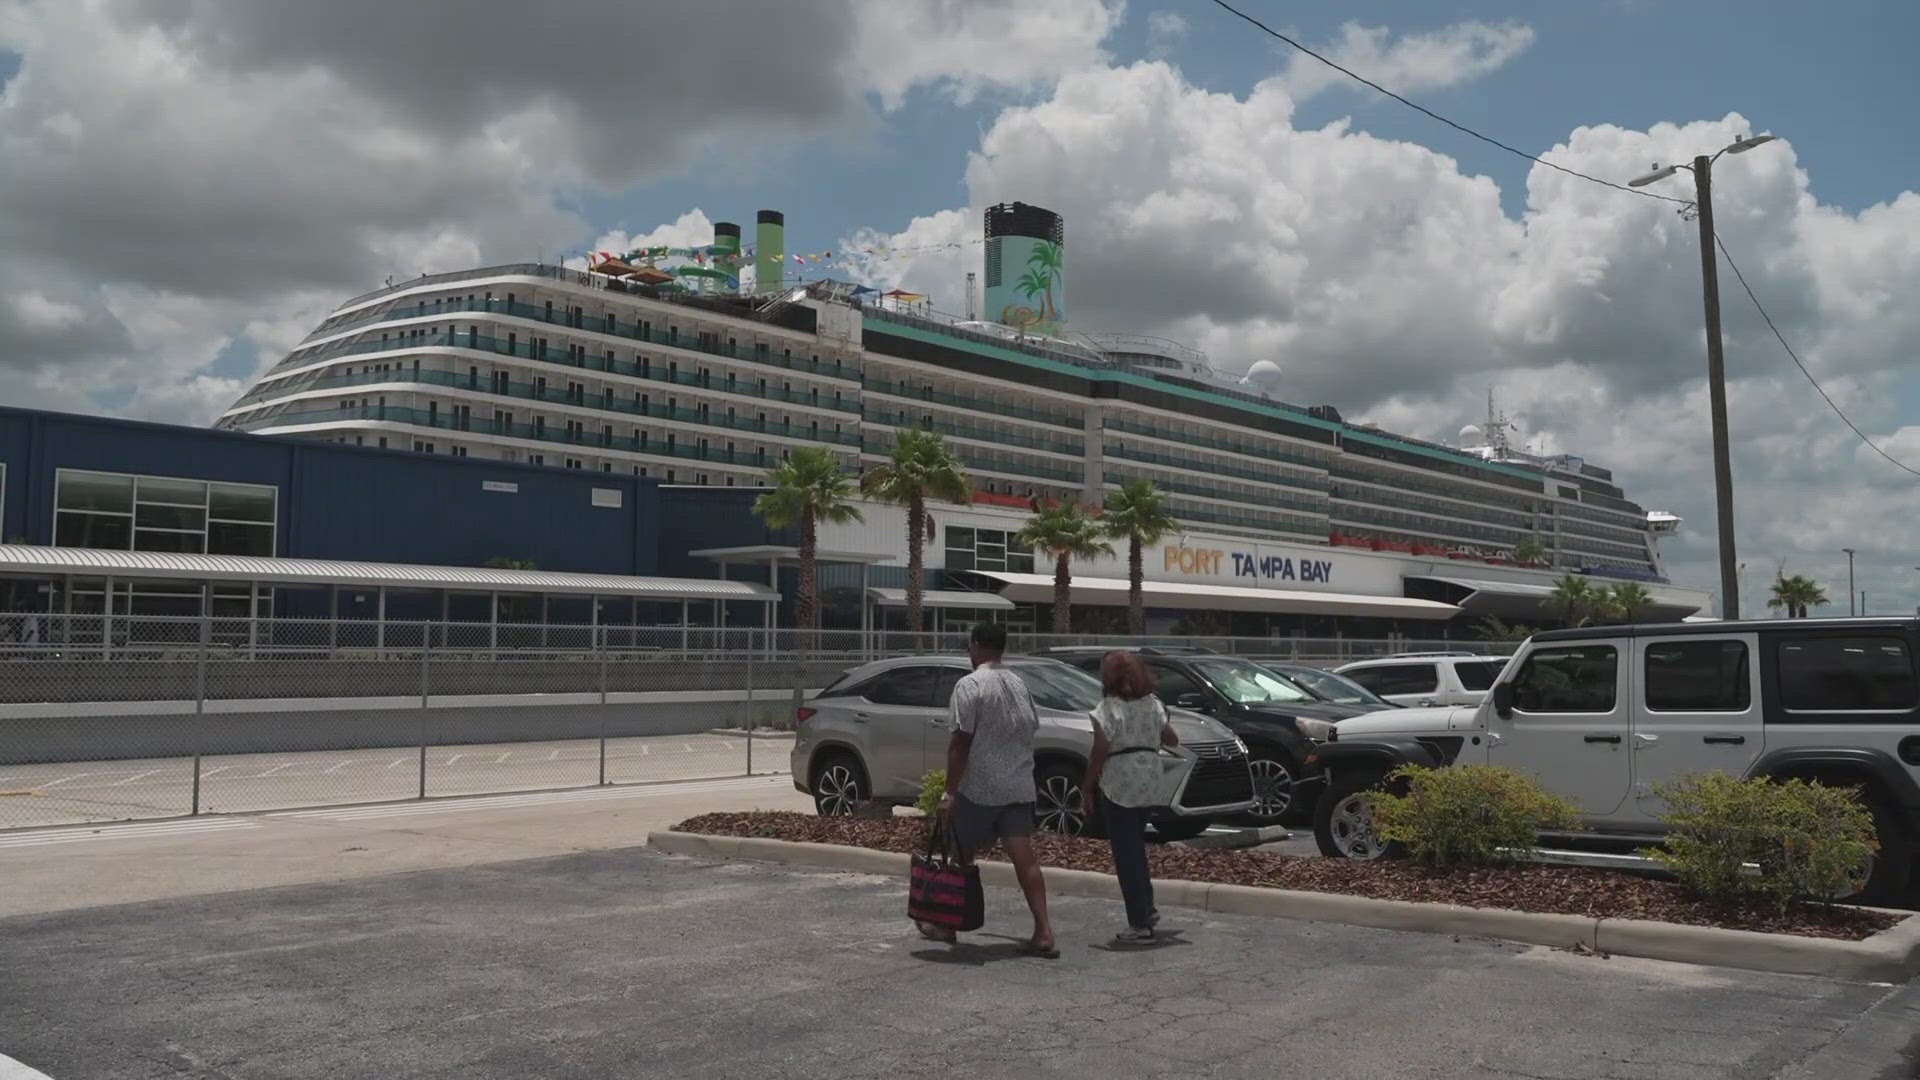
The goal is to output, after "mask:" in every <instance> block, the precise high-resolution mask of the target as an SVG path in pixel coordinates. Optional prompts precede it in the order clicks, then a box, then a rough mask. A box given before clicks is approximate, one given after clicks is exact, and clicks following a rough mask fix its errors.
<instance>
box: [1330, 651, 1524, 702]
mask: <svg viewBox="0 0 1920 1080" xmlns="http://www.w3.org/2000/svg"><path fill="white" fill-rule="evenodd" d="M1506 666H1507V658H1506V657H1504V656H1485V655H1482V654H1479V653H1464V652H1461V653H1401V654H1399V655H1397V656H1384V657H1381V658H1380V659H1378V660H1360V661H1357V662H1355V663H1351V664H1347V665H1345V666H1343V667H1337V668H1334V669H1333V673H1334V674H1336V675H1344V676H1346V677H1347V678H1349V679H1352V680H1353V681H1354V682H1357V683H1359V684H1360V685H1361V686H1364V687H1366V688H1367V689H1368V690H1371V691H1373V692H1374V693H1375V694H1378V695H1379V696H1381V697H1383V698H1385V699H1387V700H1388V701H1391V702H1393V703H1394V704H1395V705H1408V706H1412V707H1414V708H1429V707H1432V706H1435V705H1478V704H1480V703H1481V702H1482V701H1485V700H1486V697H1487V690H1488V688H1490V687H1491V686H1493V683H1494V680H1495V679H1498V678H1499V677H1500V670H1501V669H1502V668H1504V667H1506Z"/></svg>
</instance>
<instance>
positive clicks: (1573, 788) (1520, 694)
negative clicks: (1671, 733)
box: [1487, 637, 1633, 819]
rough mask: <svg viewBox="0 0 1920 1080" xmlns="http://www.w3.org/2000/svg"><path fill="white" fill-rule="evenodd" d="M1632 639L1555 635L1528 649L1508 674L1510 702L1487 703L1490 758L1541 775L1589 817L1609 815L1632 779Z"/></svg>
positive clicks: (1622, 799) (1495, 763)
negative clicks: (1625, 654)
mask: <svg viewBox="0 0 1920 1080" xmlns="http://www.w3.org/2000/svg"><path fill="white" fill-rule="evenodd" d="M1632 644H1633V642H1632V639H1631V638H1626V637H1621V638H1617V639H1610V640H1602V641H1593V642H1559V641H1555V642H1552V643H1550V644H1545V645H1541V646H1540V647H1539V648H1536V649H1533V650H1531V651H1529V652H1528V653H1527V655H1526V657H1525V658H1524V659H1522V660H1521V661H1520V663H1519V665H1518V667H1517V668H1516V669H1515V670H1514V672H1513V674H1511V675H1510V676H1508V678H1507V681H1508V682H1509V683H1511V684H1512V686H1513V691H1512V693H1513V706H1512V708H1510V709H1508V710H1506V715H1504V716H1502V715H1501V714H1500V710H1498V709H1497V708H1495V707H1494V706H1491V705H1489V706H1488V708H1489V710H1490V712H1491V713H1492V715H1491V716H1490V717H1489V719H1488V721H1487V734H1488V738H1489V742H1490V743H1491V744H1492V745H1491V747H1490V748H1489V751H1488V754H1487V760H1488V762H1489V763H1490V764H1494V765H1504V766H1506V767H1508V768H1511V769H1514V770H1516V771H1518V772H1523V773H1529V774H1532V775H1533V776H1535V777H1538V778H1539V780H1540V782H1541V783H1542V784H1544V785H1546V787H1547V790H1549V791H1552V792H1553V793H1555V794H1557V795H1560V796H1562V797H1563V798H1565V799H1567V800H1568V801H1570V802H1572V803H1573V804H1574V805H1575V806H1577V807H1579V808H1580V811H1581V813H1583V814H1585V815H1586V816H1588V817H1589V818H1596V819H1607V818H1611V817H1612V816H1613V815H1614V814H1615V813H1616V812H1617V811H1618V810H1619V809H1620V805H1621V803H1623V802H1624V801H1626V796H1627V786H1628V783H1629V782H1630V777H1631V768H1630V766H1629V762H1630V761H1631V757H1630V753H1629V750H1628V747H1627V736H1628V734H1629V731H1628V726H1629V725H1628V718H1629V716H1630V715H1631V713H1632V709H1631V702H1632V697H1631V696H1630V695H1629V693H1628V681H1629V680H1628V675H1629V672H1630V670H1631V669H1630V666H1629V665H1628V664H1625V663H1622V662H1621V659H1622V658H1621V655H1620V653H1621V650H1622V649H1623V648H1628V647H1631V645H1632Z"/></svg>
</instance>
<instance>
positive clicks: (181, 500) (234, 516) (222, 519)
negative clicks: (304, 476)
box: [54, 469, 279, 555]
mask: <svg viewBox="0 0 1920 1080" xmlns="http://www.w3.org/2000/svg"><path fill="white" fill-rule="evenodd" d="M278 499H279V492H278V490H277V489H275V488H272V487H268V486H265V485H260V484H229V483H220V482H216V481H206V480H186V479H179V478H174V477H163V476H131V475H127V474H124V473H102V472H88V471H83V470H79V469H61V470H59V471H58V473H57V474H56V476H55V481H54V507H55V509H54V543H56V544H58V545H60V546H61V547H86V548H110V549H114V550H119V551H174V552H186V553H190V554H212V555H272V554H273V553H274V530H275V526H276V523H277V517H278V514H277V511H278Z"/></svg>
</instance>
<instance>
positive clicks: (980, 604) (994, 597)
mask: <svg viewBox="0 0 1920 1080" xmlns="http://www.w3.org/2000/svg"><path fill="white" fill-rule="evenodd" d="M867 597H868V598H869V599H871V600H872V601H873V602H874V603H876V604H878V605H880V606H881V607H906V606H907V590H905V589H877V588H876V589H868V590H867ZM920 606H922V607H930V608H992V609H994V610H1008V611H1010V610H1012V609H1013V601H1011V600H1009V599H1007V598H1006V597H1004V596H1001V595H1000V594H999V593H990V592H970V591H968V590H965V589H928V590H927V591H926V592H925V593H924V594H923V595H922V596H921V599H920Z"/></svg>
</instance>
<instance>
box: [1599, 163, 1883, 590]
mask: <svg viewBox="0 0 1920 1080" xmlns="http://www.w3.org/2000/svg"><path fill="white" fill-rule="evenodd" d="M1773 138H1774V137H1773V136H1772V135H1754V136H1745V135H1743V136H1741V137H1740V138H1738V139H1736V140H1734V142H1733V143H1731V144H1729V145H1728V146H1726V147H1725V148H1723V149H1722V150H1721V151H1720V152H1719V153H1716V154H1714V155H1712V156H1711V157H1709V156H1708V155H1706V154H1700V155H1698V156H1696V157H1695V158H1694V159H1693V164H1691V165H1669V166H1667V167H1666V168H1664V169H1663V168H1660V167H1659V166H1657V165H1656V166H1654V170H1653V171H1652V172H1650V173H1648V174H1646V175H1645V176H1642V177H1638V178H1637V179H1634V180H1629V181H1628V182H1627V183H1628V186H1630V187H1645V186H1646V185H1648V184H1651V183H1653V182H1654V181H1656V180H1664V179H1666V178H1667V177H1669V176H1672V175H1673V174H1674V173H1676V172H1678V171H1680V170H1681V169H1686V170H1688V171H1689V172H1691V173H1693V188H1694V192H1695V210H1696V213H1697V214H1698V216H1699V219H1700V284H1701V288H1702V291H1703V292H1704V293H1705V303H1706V315H1707V401H1708V407H1709V410H1710V412H1711V414H1712V420H1713V486H1714V502H1715V510H1716V514H1715V517H1716V518H1717V519H1718V527H1719V531H1720V591H1721V593H1722V594H1724V599H1722V601H1721V604H1720V608H1721V610H1720V615H1721V617H1722V618H1725V619H1737V618H1739V617H1740V576H1739V570H1738V565H1739V564H1738V563H1737V562H1736V561H1735V559H1734V553H1733V461H1732V454H1731V452H1730V451H1729V450H1728V447H1727V363H1726V354H1725V352H1724V350H1723V347H1722V344H1721V341H1720V260H1719V258H1718V257H1717V256H1716V254H1715V252H1714V239H1713V162H1714V159H1715V158H1718V157H1719V156H1720V154H1744V153H1746V152H1747V151H1749V150H1751V149H1753V148H1754V147H1756V146H1759V145H1760V144H1762V143H1767V142H1772V141H1773ZM1849 603H1851V601H1849Z"/></svg>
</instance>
